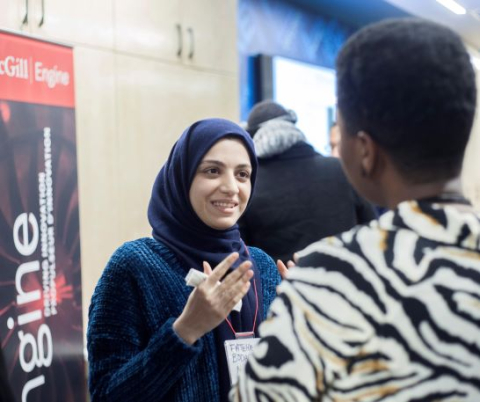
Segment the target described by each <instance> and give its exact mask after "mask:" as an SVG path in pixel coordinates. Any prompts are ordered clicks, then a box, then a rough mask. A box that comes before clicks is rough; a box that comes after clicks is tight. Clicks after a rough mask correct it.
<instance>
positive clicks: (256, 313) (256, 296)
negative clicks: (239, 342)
mask: <svg viewBox="0 0 480 402" xmlns="http://www.w3.org/2000/svg"><path fill="white" fill-rule="evenodd" d="M253 289H254V290H255V317H254V319H253V328H252V334H254V333H255V326H256V325H257V315H258V293H257V282H256V280H255V278H253ZM225 321H226V322H227V324H228V326H229V327H230V329H231V330H232V332H233V335H235V338H237V332H236V331H235V329H234V328H233V325H232V323H231V322H230V320H229V319H228V317H227V318H225Z"/></svg>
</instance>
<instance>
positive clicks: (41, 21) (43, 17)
mask: <svg viewBox="0 0 480 402" xmlns="http://www.w3.org/2000/svg"><path fill="white" fill-rule="evenodd" d="M44 22H45V0H42V18H40V21H39V22H38V26H39V27H41V26H42V25H43V23H44Z"/></svg>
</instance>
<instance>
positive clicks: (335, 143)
mask: <svg viewBox="0 0 480 402" xmlns="http://www.w3.org/2000/svg"><path fill="white" fill-rule="evenodd" d="M328 141H329V144H330V155H331V156H333V157H334V158H339V157H340V153H339V152H338V149H339V146H340V129H339V127H338V124H337V123H336V122H335V123H333V124H332V127H330V133H329V137H328Z"/></svg>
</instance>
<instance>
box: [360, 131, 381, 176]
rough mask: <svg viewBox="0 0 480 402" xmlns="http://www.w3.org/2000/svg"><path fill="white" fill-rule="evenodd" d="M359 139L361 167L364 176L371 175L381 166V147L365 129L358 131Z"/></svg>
mask: <svg viewBox="0 0 480 402" xmlns="http://www.w3.org/2000/svg"><path fill="white" fill-rule="evenodd" d="M357 139H358V141H357V146H358V147H359V151H360V152H359V154H360V163H361V165H360V168H361V173H362V176H364V177H371V176H373V175H374V174H375V173H376V171H377V170H378V168H379V167H380V166H379V165H380V154H379V151H380V149H379V147H378V145H377V143H376V142H375V141H374V140H373V139H372V137H371V136H370V134H368V133H367V132H365V131H359V132H358V133H357Z"/></svg>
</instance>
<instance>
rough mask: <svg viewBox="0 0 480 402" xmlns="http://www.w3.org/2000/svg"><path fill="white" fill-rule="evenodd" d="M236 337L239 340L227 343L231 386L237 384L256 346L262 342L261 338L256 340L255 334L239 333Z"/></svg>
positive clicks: (226, 350)
mask: <svg viewBox="0 0 480 402" xmlns="http://www.w3.org/2000/svg"><path fill="white" fill-rule="evenodd" d="M235 336H236V338H237V339H233V340H230V341H225V353H226V355H227V364H228V374H229V376H230V385H234V384H236V383H237V381H238V373H239V372H240V369H241V368H242V367H243V366H244V365H245V364H246V362H247V359H248V356H250V355H251V354H252V352H253V348H254V346H255V345H256V344H257V343H258V342H259V341H260V338H254V334H253V332H237V333H236V335H235Z"/></svg>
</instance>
